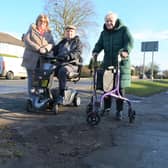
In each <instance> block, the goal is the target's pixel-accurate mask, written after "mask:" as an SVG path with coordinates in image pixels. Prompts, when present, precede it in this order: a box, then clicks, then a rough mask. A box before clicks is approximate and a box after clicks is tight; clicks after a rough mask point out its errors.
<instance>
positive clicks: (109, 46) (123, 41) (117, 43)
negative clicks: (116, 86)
mask: <svg viewBox="0 0 168 168" xmlns="http://www.w3.org/2000/svg"><path fill="white" fill-rule="evenodd" d="M132 46H133V39H132V36H131V34H130V32H129V30H128V28H127V27H126V26H124V25H123V24H122V22H121V21H120V20H119V19H118V20H117V21H116V25H115V27H114V29H112V30H108V29H107V28H106V26H105V25H104V30H103V31H102V32H101V35H100V37H99V40H98V41H97V43H96V45H95V48H94V49H93V52H94V53H100V52H101V50H104V58H103V62H102V67H103V68H104V69H106V68H107V67H108V66H117V64H118V53H119V52H120V51H127V52H128V53H130V51H131V49H132ZM130 66H131V65H130V58H129V56H128V57H127V58H125V59H124V60H122V61H121V62H120V72H121V76H120V77H121V85H120V87H121V88H125V87H128V86H130V83H131V69H130Z"/></svg>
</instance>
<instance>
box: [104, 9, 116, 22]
mask: <svg viewBox="0 0 168 168" xmlns="http://www.w3.org/2000/svg"><path fill="white" fill-rule="evenodd" d="M109 17H110V18H113V19H114V20H117V19H118V15H117V13H114V12H112V11H110V12H108V13H107V14H106V16H105V18H104V20H105V21H106V20H107V18H109Z"/></svg>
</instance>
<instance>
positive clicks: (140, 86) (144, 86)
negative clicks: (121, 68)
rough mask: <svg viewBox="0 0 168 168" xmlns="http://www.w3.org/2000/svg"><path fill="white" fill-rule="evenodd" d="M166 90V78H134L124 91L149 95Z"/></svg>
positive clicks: (167, 84)
mask: <svg viewBox="0 0 168 168" xmlns="http://www.w3.org/2000/svg"><path fill="white" fill-rule="evenodd" d="M166 90H168V79H163V80H153V81H152V80H134V81H132V84H131V87H130V88H127V89H126V93H128V94H133V95H136V96H150V95H153V94H156V93H160V92H164V91H166Z"/></svg>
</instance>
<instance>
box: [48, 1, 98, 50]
mask: <svg viewBox="0 0 168 168" xmlns="http://www.w3.org/2000/svg"><path fill="white" fill-rule="evenodd" d="M45 12H46V13H47V14H48V16H49V18H50V22H51V28H52V31H53V34H54V35H55V37H56V41H59V40H60V39H61V38H62V37H63V35H64V27H65V26H67V25H74V26H76V27H77V31H78V32H77V33H78V34H79V35H80V37H81V39H83V41H85V45H86V44H88V43H87V42H86V39H87V38H86V37H87V35H88V33H89V29H90V28H91V27H94V26H96V25H97V24H96V22H95V19H94V16H95V13H94V8H93V4H92V3H91V1H90V0H46V5H45ZM84 39H85V40H84ZM85 47H86V46H85ZM87 47H88V46H87Z"/></svg>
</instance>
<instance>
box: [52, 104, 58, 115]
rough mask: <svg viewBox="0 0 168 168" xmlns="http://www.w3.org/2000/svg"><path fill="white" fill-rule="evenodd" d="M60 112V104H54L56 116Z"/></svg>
mask: <svg viewBox="0 0 168 168" xmlns="http://www.w3.org/2000/svg"><path fill="white" fill-rule="evenodd" d="M58 111H59V107H58V104H54V105H53V112H54V114H58Z"/></svg>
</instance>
